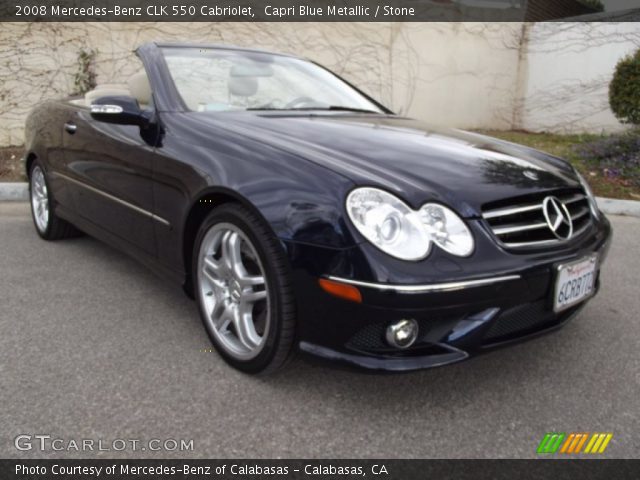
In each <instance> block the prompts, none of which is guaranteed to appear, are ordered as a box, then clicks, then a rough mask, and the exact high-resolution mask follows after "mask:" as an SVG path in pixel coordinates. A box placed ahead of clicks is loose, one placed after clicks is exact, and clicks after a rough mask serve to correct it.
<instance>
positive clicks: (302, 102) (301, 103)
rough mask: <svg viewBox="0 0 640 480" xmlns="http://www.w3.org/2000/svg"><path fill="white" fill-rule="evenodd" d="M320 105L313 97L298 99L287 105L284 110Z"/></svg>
mask: <svg viewBox="0 0 640 480" xmlns="http://www.w3.org/2000/svg"><path fill="white" fill-rule="evenodd" d="M313 105H318V102H317V101H316V100H315V99H313V98H311V97H297V98H294V99H293V100H291V101H290V102H289V103H287V104H286V105H285V106H284V108H303V107H306V106H313Z"/></svg>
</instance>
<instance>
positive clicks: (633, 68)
mask: <svg viewBox="0 0 640 480" xmlns="http://www.w3.org/2000/svg"><path fill="white" fill-rule="evenodd" d="M609 104H610V105H611V110H612V111H613V113H614V114H615V116H616V117H618V120H620V121H621V122H622V123H631V124H633V125H640V50H638V51H637V52H636V53H635V54H633V55H629V56H627V57H625V58H623V59H622V60H620V61H619V62H618V65H616V70H615V73H614V75H613V80H611V84H610V85H609Z"/></svg>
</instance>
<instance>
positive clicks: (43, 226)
mask: <svg viewBox="0 0 640 480" xmlns="http://www.w3.org/2000/svg"><path fill="white" fill-rule="evenodd" d="M31 208H33V218H34V219H35V221H36V227H38V230H39V231H40V232H41V233H44V232H45V231H46V230H47V227H48V226H49V197H48V194H47V183H46V181H45V179H44V172H43V171H42V168H40V167H39V166H36V167H34V169H33V171H32V172H31Z"/></svg>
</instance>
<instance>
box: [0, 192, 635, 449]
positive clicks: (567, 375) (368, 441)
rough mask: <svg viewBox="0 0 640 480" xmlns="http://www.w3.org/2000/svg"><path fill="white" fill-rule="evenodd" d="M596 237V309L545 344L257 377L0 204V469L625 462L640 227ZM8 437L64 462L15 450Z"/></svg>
mask: <svg viewBox="0 0 640 480" xmlns="http://www.w3.org/2000/svg"><path fill="white" fill-rule="evenodd" d="M611 220H612V223H613V226H614V229H615V233H614V242H613V246H612V249H611V253H610V256H609V259H608V263H607V264H606V265H605V267H604V270H603V272H602V289H601V292H600V294H599V295H598V297H596V298H595V299H594V300H593V301H592V302H591V303H590V304H589V305H588V306H587V307H586V309H585V310H583V312H582V313H581V315H580V316H579V317H578V318H576V319H575V320H574V321H573V322H571V323H570V324H568V325H567V326H566V327H565V328H563V329H561V330H560V331H558V332H556V333H553V334H551V335H547V336H544V337H541V338H539V339H536V340H533V341H531V342H528V343H524V344H519V345H516V346H514V347H512V348H508V349H503V350H500V351H496V352H493V353H490V354H488V355H484V356H481V357H477V358H475V359H472V360H470V361H468V362H463V363H460V364H456V365H453V366H448V367H443V368H438V369H433V370H427V371H421V372H416V373H411V374H401V375H370V374H362V373H358V372H353V371H345V370H342V369H336V368H332V367H331V366H326V365H317V364H313V363H309V362H306V361H304V360H297V361H295V362H294V363H293V364H292V365H291V366H290V367H289V369H288V370H286V371H284V372H282V373H280V374H277V375H275V376H271V377H266V378H255V377H250V376H246V375H244V374H241V373H239V372H237V371H235V370H233V369H231V368H230V367H228V366H227V365H226V364H225V363H224V362H223V361H222V360H221V359H220V358H219V357H218V356H217V354H216V353H212V352H210V351H209V349H210V344H209V342H208V338H207V336H206V334H205V332H204V330H203V327H202V326H201V323H200V320H199V318H198V314H197V311H196V306H195V304H194V302H192V301H191V300H189V299H188V298H187V297H186V296H185V295H184V294H183V293H182V290H181V289H180V287H178V286H175V285H172V284H169V283H165V282H164V281H162V280H160V279H158V278H156V277H155V276H154V275H153V274H152V273H150V272H149V271H147V270H146V269H145V268H144V267H142V266H140V265H139V264H138V263H136V262H135V261H134V260H132V259H130V258H129V257H127V256H125V255H123V254H121V253H119V252H117V251H116V250H113V249H112V248H110V247H108V246H106V245H104V244H102V243H100V242H99V241H96V240H94V239H92V238H89V237H82V238H78V239H73V240H65V241H61V242H53V243H50V242H45V241H43V240H41V239H40V238H39V237H38V236H37V235H36V233H35V231H34V228H33V225H32V222H31V218H30V216H29V210H28V206H27V204H24V203H18V204H16V203H4V204H0V246H1V248H0V293H1V295H2V296H1V304H0V306H1V308H0V406H1V408H0V457H3V458H6V457H11V458H23V459H26V458H52V457H56V458H62V457H68V458H86V457H89V458H118V457H129V458H136V457H141V458H164V457H172V458H182V457H184V458H186V457H209V458H210V457H218V458H231V457H249V458H282V457H284V458H288V457H297V458H370V457H377V458H451V457H458V458H460V457H465V458H503V457H535V456H536V453H535V452H536V448H537V446H538V444H539V442H540V440H541V439H542V437H543V436H544V434H545V433H546V432H612V433H613V439H612V441H611V443H610V444H609V447H608V448H607V450H606V452H605V453H604V454H603V455H601V456H603V457H610V458H612V457H629V458H633V457H637V456H638V447H640V435H639V434H640V321H639V316H638V314H639V313H640V288H639V287H638V285H639V284H640V281H639V279H638V272H640V254H639V253H640V247H639V246H638V239H639V238H640V219H634V218H630V217H611ZM20 434H26V435H32V436H33V435H39V434H44V435H50V436H51V438H52V439H54V438H60V439H62V440H63V442H62V443H60V442H59V443H58V444H57V446H58V447H62V448H63V450H62V451H59V452H54V451H52V450H50V445H49V449H48V450H45V451H40V449H39V447H38V446H39V443H38V441H36V440H35V439H34V438H33V437H32V449H31V450H27V451H18V450H17V449H16V448H15V446H14V439H15V437H16V436H18V435H20ZM81 439H94V440H95V441H96V442H97V440H98V439H102V440H103V441H104V443H103V446H102V447H103V448H105V447H106V448H112V447H113V446H114V444H113V440H116V439H124V440H126V441H127V442H128V443H127V444H128V445H131V443H130V442H129V440H131V439H139V440H141V442H145V441H146V440H150V439H161V440H163V439H176V440H179V439H185V440H193V450H192V451H182V452H181V451H176V450H174V451H154V452H151V451H149V450H148V449H147V450H145V451H143V450H137V451H132V450H131V448H129V447H128V448H127V450H125V451H123V452H118V451H114V450H113V449H112V450H110V451H104V450H103V451H95V450H94V451H93V452H91V451H84V452H77V451H75V449H73V447H72V446H71V447H69V445H73V444H72V443H71V444H70V443H69V442H70V441H72V440H73V441H77V442H80V441H81ZM120 445H121V444H118V445H117V448H119V447H120ZM140 445H144V443H139V444H138V447H139V446H140ZM22 446H23V447H25V444H24V443H23V444H22ZM169 446H170V447H171V446H172V444H170V445H169ZM68 448H71V449H70V450H69V449H68ZM94 448H97V446H95V447H94Z"/></svg>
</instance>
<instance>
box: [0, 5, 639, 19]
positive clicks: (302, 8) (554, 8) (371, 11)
mask: <svg viewBox="0 0 640 480" xmlns="http://www.w3.org/2000/svg"><path fill="white" fill-rule="evenodd" d="M627 3H628V10H619V11H616V12H606V11H605V12H600V11H599V10H600V9H599V8H598V7H597V6H594V5H595V4H594V2H589V1H587V0H115V1H114V0H111V1H108V0H53V1H51V0H14V1H11V0H9V1H7V0H3V2H2V4H1V5H0V21H3V22H7V21H12V22H31V21H43V22H88V21H91V22H93V21H98V22H447V21H494V22H521V21H565V20H566V19H570V21H590V22H597V21H625V22H627V21H640V0H627ZM618 6H620V4H619V3H618ZM625 6H627V5H623V7H625ZM634 9H635V10H634Z"/></svg>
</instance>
